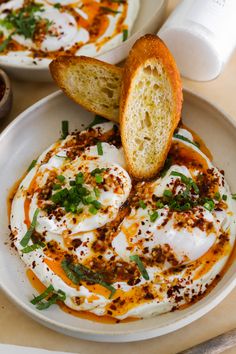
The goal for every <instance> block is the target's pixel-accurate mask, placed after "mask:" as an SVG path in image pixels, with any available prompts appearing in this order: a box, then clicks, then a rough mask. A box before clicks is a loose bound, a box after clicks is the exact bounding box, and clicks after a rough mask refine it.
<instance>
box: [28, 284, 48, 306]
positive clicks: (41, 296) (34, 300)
mask: <svg viewBox="0 0 236 354" xmlns="http://www.w3.org/2000/svg"><path fill="white" fill-rule="evenodd" d="M53 291H54V287H53V286H52V284H50V285H49V287H48V288H47V289H46V290H45V291H44V292H43V293H42V294H40V295H39V296H36V297H34V298H33V300H31V301H30V302H31V304H32V305H36V304H38V303H39V302H40V301H42V300H43V299H45V298H46V297H48V295H50V294H51V293H52V292H53Z"/></svg>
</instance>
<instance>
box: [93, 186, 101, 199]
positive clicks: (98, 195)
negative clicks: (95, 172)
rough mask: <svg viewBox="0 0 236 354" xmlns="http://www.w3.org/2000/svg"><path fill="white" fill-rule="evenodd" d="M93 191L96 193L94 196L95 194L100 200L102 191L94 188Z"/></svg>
mask: <svg viewBox="0 0 236 354" xmlns="http://www.w3.org/2000/svg"><path fill="white" fill-rule="evenodd" d="M93 191H94V194H95V196H96V198H99V197H100V195H101V192H100V190H99V189H98V188H97V187H94V189H93Z"/></svg>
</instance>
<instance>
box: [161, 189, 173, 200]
mask: <svg viewBox="0 0 236 354" xmlns="http://www.w3.org/2000/svg"><path fill="white" fill-rule="evenodd" d="M163 195H164V197H168V198H170V197H172V192H171V190H169V189H165V190H164V192H163Z"/></svg>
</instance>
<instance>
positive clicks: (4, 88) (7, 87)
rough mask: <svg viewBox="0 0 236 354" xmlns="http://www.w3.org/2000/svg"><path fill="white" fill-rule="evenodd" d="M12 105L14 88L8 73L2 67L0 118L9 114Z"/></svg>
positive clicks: (0, 73) (0, 74) (0, 75)
mask: <svg viewBox="0 0 236 354" xmlns="http://www.w3.org/2000/svg"><path fill="white" fill-rule="evenodd" d="M11 107H12V88H11V82H10V79H9V77H8V76H7V74H6V73H5V72H4V71H3V70H1V69H0V118H4V117H5V116H7V115H8V114H9V112H10V110H11Z"/></svg>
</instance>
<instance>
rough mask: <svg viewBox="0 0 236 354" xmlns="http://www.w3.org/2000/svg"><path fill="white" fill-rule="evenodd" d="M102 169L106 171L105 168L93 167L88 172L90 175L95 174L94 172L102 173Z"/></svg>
mask: <svg viewBox="0 0 236 354" xmlns="http://www.w3.org/2000/svg"><path fill="white" fill-rule="evenodd" d="M104 171H106V169H105V168H95V169H94V170H92V171H91V173H90V174H91V176H96V174H99V173H103V172H104Z"/></svg>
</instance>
